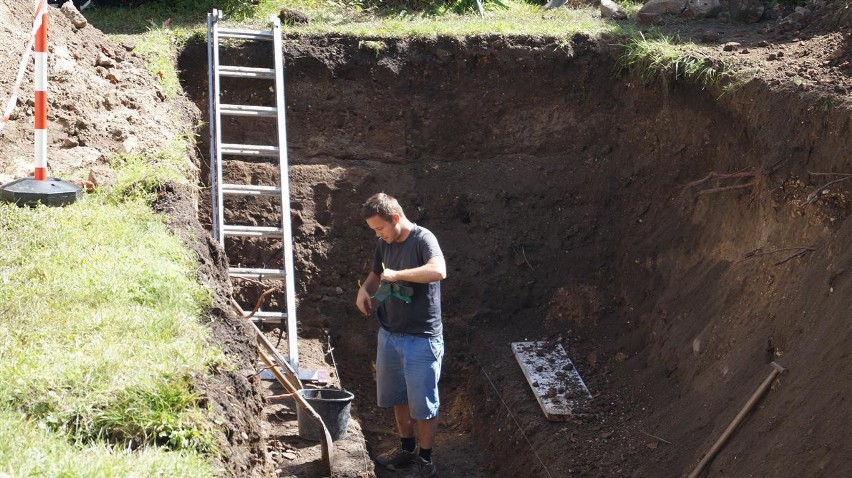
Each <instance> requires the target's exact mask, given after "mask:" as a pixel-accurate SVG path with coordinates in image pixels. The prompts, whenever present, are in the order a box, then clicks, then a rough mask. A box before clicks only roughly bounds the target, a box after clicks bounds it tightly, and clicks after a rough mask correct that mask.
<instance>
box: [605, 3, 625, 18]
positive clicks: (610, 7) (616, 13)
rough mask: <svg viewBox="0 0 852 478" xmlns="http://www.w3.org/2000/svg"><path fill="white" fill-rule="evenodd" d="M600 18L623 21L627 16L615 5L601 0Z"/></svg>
mask: <svg viewBox="0 0 852 478" xmlns="http://www.w3.org/2000/svg"><path fill="white" fill-rule="evenodd" d="M601 18H612V19H613V20H624V19H625V18H627V14H626V13H624V10H622V9H621V6H619V5H618V4H617V3H615V2H613V1H612V0H601Z"/></svg>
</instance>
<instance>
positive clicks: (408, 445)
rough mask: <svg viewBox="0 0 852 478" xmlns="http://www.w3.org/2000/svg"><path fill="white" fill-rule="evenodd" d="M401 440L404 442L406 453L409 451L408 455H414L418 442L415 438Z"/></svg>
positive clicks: (403, 447) (403, 446)
mask: <svg viewBox="0 0 852 478" xmlns="http://www.w3.org/2000/svg"><path fill="white" fill-rule="evenodd" d="M400 440H401V441H402V449H403V450H404V451H407V452H408V453H414V448H416V446H417V445H416V443H417V442H416V441H415V440H414V437H411V438H401V439H400Z"/></svg>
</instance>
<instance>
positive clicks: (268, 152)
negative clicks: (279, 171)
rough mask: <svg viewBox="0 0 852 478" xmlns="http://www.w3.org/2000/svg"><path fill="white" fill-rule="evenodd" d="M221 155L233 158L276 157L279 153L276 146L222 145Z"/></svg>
mask: <svg viewBox="0 0 852 478" xmlns="http://www.w3.org/2000/svg"><path fill="white" fill-rule="evenodd" d="M221 151H222V154H233V155H235V156H263V157H277V156H278V154H279V153H280V151H281V150H280V149H278V146H261V145H256V144H226V143H223V144H222V148H221Z"/></svg>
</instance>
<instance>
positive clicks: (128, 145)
mask: <svg viewBox="0 0 852 478" xmlns="http://www.w3.org/2000/svg"><path fill="white" fill-rule="evenodd" d="M121 146H122V147H123V148H124V152H125V153H128V154H130V153H133V152H134V151H136V149H137V148H138V147H139V138H137V137H136V136H130V137H128V138H127V139H125V140H124V142H122V143H121Z"/></svg>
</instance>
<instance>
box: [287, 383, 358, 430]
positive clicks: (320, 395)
mask: <svg viewBox="0 0 852 478" xmlns="http://www.w3.org/2000/svg"><path fill="white" fill-rule="evenodd" d="M299 395H301V396H303V397H304V398H305V400H306V401H307V402H308V403H310V404H311V406H312V407H313V408H314V410H316V412H317V413H318V414H319V416H320V418H322V422H323V423H324V424H325V427H326V428H327V429H328V433H329V435H331V441H337V440H340V439H341V438H343V437H345V436H346V427H347V425H349V408H350V407H351V405H352V399H353V398H355V395H352V393H350V392H347V391H346V390H337V389H335V388H306V389H302V390H299ZM296 417H297V418H298V420H299V436H300V437H302V438H304V439H305V440H312V441H320V440H322V430H321V429H320V427H319V424H317V423H315V422H314V419H313V417H311V414H310V412H308V411H307V410H304V409H302V407H297V408H296Z"/></svg>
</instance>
